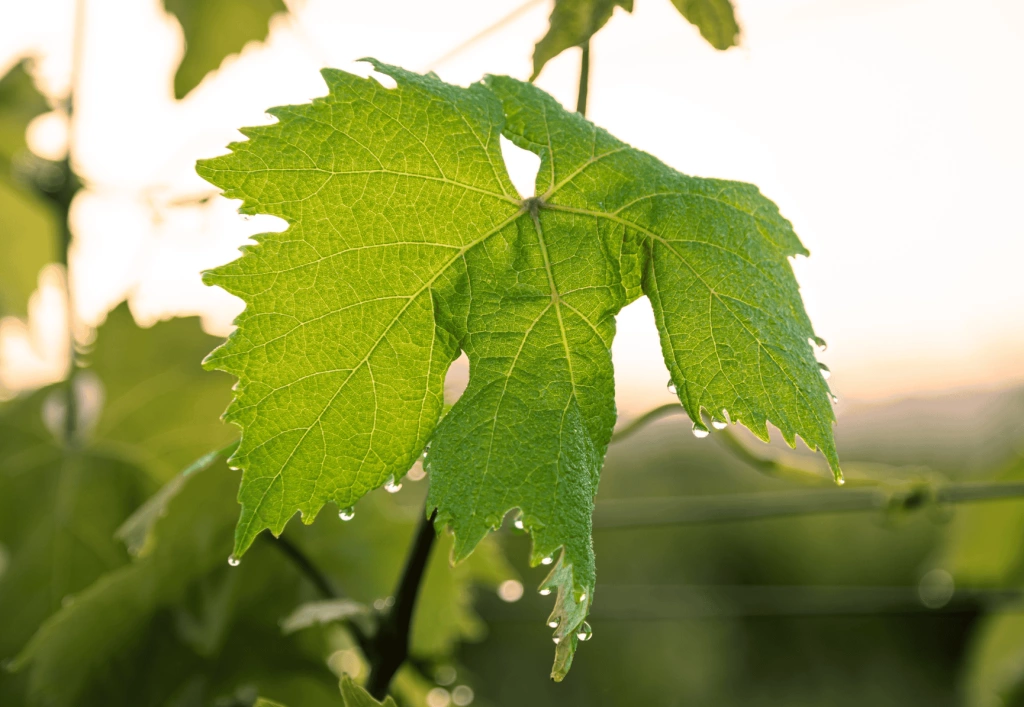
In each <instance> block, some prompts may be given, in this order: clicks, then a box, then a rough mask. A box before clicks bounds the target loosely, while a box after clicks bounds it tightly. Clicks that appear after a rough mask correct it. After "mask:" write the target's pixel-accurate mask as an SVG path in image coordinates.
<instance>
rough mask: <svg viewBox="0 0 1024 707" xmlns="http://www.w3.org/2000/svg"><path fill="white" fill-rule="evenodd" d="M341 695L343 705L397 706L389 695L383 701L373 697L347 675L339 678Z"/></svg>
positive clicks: (356, 706)
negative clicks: (343, 701)
mask: <svg viewBox="0 0 1024 707" xmlns="http://www.w3.org/2000/svg"><path fill="white" fill-rule="evenodd" d="M341 696H342V698H344V700H345V707H397V705H396V704H395V701H394V700H393V699H391V698H390V697H385V698H384V701H383V702H378V701H377V700H375V699H373V697H371V696H370V693H369V692H367V691H366V690H364V689H363V688H361V687H359V686H358V685H356V684H355V683H354V682H352V678H350V677H349V676H348V675H346V676H345V677H343V678H342V679H341Z"/></svg>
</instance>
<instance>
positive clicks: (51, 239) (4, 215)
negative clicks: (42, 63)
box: [0, 60, 60, 317]
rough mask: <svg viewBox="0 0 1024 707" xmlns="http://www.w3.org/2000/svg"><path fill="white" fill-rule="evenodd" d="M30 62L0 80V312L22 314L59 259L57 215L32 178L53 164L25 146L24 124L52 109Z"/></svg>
mask: <svg viewBox="0 0 1024 707" xmlns="http://www.w3.org/2000/svg"><path fill="white" fill-rule="evenodd" d="M30 66H31V63H30V62H29V61H28V60H23V61H22V62H21V63H19V64H17V65H15V66H14V68H12V69H11V70H10V71H9V72H8V73H7V75H6V76H4V77H3V78H2V79H0V316H5V315H12V316H18V317H24V316H25V314H26V306H27V304H28V298H29V295H31V294H32V291H33V290H35V288H36V281H37V278H38V276H39V270H40V269H41V268H42V267H43V266H44V265H46V264H47V263H50V262H53V261H54V260H56V259H57V243H58V241H59V237H58V230H59V228H60V225H59V223H58V220H57V216H56V214H55V212H54V209H53V207H52V206H51V205H50V204H49V203H47V201H46V199H45V197H43V196H42V195H41V194H40V193H38V192H37V191H35V189H34V188H33V187H32V184H31V180H30V177H31V174H30V173H31V171H32V169H33V168H41V169H45V167H46V166H51V167H52V165H47V164H46V161H45V160H41V159H40V158H37V157H35V156H34V155H32V154H31V153H30V152H29V151H28V147H27V146H26V144H25V130H26V129H27V128H28V124H29V123H30V122H32V119H33V118H35V117H36V116H39V115H42V114H43V113H46V112H47V111H49V110H50V105H49V103H48V102H47V101H46V99H45V98H44V97H43V95H42V94H41V93H40V92H39V90H38V89H37V88H36V85H35V81H34V80H33V78H32V75H31V73H30V71H29V69H30Z"/></svg>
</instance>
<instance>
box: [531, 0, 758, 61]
mask: <svg viewBox="0 0 1024 707" xmlns="http://www.w3.org/2000/svg"><path fill="white" fill-rule="evenodd" d="M672 4H673V5H675V6H676V9H677V10H679V12H680V14H682V16H683V17H685V18H686V19H687V20H689V21H690V23H691V24H693V25H694V26H695V27H696V28H697V29H698V30H700V34H701V36H702V37H704V39H705V40H707V42H708V44H710V45H711V46H713V47H714V48H715V49H728V48H729V47H734V46H736V45H737V44H738V43H739V34H740V27H739V25H738V24H737V23H736V13H735V11H734V10H733V7H732V2H731V0H672ZM616 7H621V8H622V9H623V10H625V11H626V12H632V11H633V0H555V7H554V9H553V10H552V11H551V19H550V20H549V23H550V25H549V27H548V31H547V33H546V34H545V35H544V36H543V37H542V38H541V40H540V41H539V42H537V46H536V47H535V48H534V50H533V76H532V77H531V80H533V79H535V78H537V76H538V75H539V74H540V72H541V70H542V69H543V68H544V65H545V64H547V63H548V62H549V61H551V60H552V59H554V58H555V57H556V56H558V55H559V54H561V53H562V52H564V51H565V50H566V49H569V48H571V47H578V46H581V45H583V44H586V43H587V42H589V41H590V38H591V37H592V36H594V34H596V33H597V31H598V30H599V29H601V28H602V27H604V26H605V24H606V23H607V22H608V20H610V19H611V17H612V13H613V12H614V11H615V8H616Z"/></svg>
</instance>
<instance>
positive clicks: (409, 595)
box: [366, 509, 437, 700]
mask: <svg viewBox="0 0 1024 707" xmlns="http://www.w3.org/2000/svg"><path fill="white" fill-rule="evenodd" d="M435 518H437V509H434V511H433V512H432V513H431V514H430V515H429V516H427V514H426V509H424V513H423V516H422V520H421V521H420V524H419V527H418V528H417V529H416V536H415V538H414V539H413V543H412V547H411V548H409V555H408V556H407V557H406V559H405V567H404V568H403V569H402V575H401V577H400V578H399V580H398V587H397V588H396V589H395V604H394V606H393V607H392V609H391V610H390V611H389V612H388V613H387V614H385V615H384V616H383V617H382V619H381V622H380V625H379V627H378V629H377V633H376V634H375V635H374V636H373V637H372V638H371V639H369V641H368V642H367V652H368V653H369V655H367V658H368V659H369V660H370V663H371V667H370V678H369V680H367V682H366V689H367V691H368V692H369V693H370V694H371V695H373V697H374V698H375V699H377V700H382V699H384V696H385V695H387V692H388V687H389V686H390V685H391V679H392V678H393V677H394V676H395V673H396V672H398V669H399V668H400V667H402V663H404V662H405V661H406V659H407V658H408V657H409V633H410V629H411V628H412V615H413V610H414V609H415V608H416V597H417V596H418V595H419V590H420V584H422V582H423V574H424V571H425V570H426V568H427V560H428V559H429V557H430V550H431V549H432V548H433V546H434V539H435V538H436V537H437V533H436V532H435V530H434V519H435Z"/></svg>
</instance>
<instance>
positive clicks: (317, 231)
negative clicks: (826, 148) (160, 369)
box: [197, 62, 839, 679]
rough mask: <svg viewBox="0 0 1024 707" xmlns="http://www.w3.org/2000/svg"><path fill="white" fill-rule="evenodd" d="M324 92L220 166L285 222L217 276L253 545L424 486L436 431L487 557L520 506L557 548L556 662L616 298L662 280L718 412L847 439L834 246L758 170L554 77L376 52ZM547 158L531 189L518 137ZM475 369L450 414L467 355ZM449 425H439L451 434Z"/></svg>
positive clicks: (435, 476) (589, 591)
mask: <svg viewBox="0 0 1024 707" xmlns="http://www.w3.org/2000/svg"><path fill="white" fill-rule="evenodd" d="M374 66H375V67H376V69H377V70H378V71H382V72H384V73H386V74H388V75H389V76H391V77H392V78H393V79H394V80H395V81H396V82H397V88H394V89H385V88H383V87H382V86H381V85H380V84H378V83H377V82H376V81H373V80H371V79H361V78H358V77H356V76H353V75H351V74H347V73H344V72H341V71H335V70H326V71H324V72H323V75H324V77H325V79H326V81H327V84H328V88H329V93H328V95H327V96H325V97H324V98H320V99H316V100H314V101H313V102H312V104H309V105H304V106H290V107H282V108H274V109H272V110H271V111H270V113H271V114H272V115H273V116H275V117H276V118H277V119H278V121H279V122H278V123H276V124H274V125H271V126H267V127H260V128H249V129H245V130H243V131H242V132H243V134H244V135H246V136H247V137H248V138H249V140H248V141H246V142H241V143H234V144H232V145H231V146H230V149H231V152H230V154H228V155H225V156H223V157H218V158H214V159H212V160H205V161H201V162H200V163H199V165H198V168H197V169H198V171H199V173H200V175H201V176H203V177H205V178H206V179H207V180H208V181H210V182H212V183H213V184H215V185H217V186H218V187H220V188H222V189H223V190H224V194H225V196H227V197H229V198H235V199H241V200H242V206H241V208H240V210H241V211H242V213H249V214H252V213H266V214H271V215H275V216H279V217H282V218H284V219H285V220H286V221H288V223H289V228H288V230H287V231H285V232H284V233H281V234H278V233H267V234H262V235H260V236H257V237H256V241H257V244H256V245H253V246H249V247H246V248H245V249H244V255H243V257H241V258H240V259H238V260H236V261H234V262H232V263H229V264H228V265H225V266H223V267H221V268H218V269H216V270H214V271H212V272H210V273H208V274H207V275H206V281H207V282H208V283H209V284H215V285H220V286H222V287H224V288H225V289H227V290H228V291H229V292H231V293H233V294H235V295H238V296H239V297H241V298H242V299H243V300H245V301H246V304H247V307H246V310H245V311H244V312H243V313H242V315H240V316H239V318H238V320H237V323H238V329H237V330H236V331H235V332H234V333H233V334H232V335H231V337H230V338H229V339H228V341H227V342H226V343H225V344H224V345H223V346H221V347H220V348H218V349H217V350H216V351H214V352H213V353H212V354H211V355H210V357H209V358H208V359H207V364H206V365H208V366H209V367H211V368H214V369H220V370H224V371H227V372H229V373H232V374H234V375H236V376H237V377H238V379H239V382H238V384H237V386H236V394H235V400H234V402H232V404H231V406H230V407H229V408H228V412H227V413H226V415H225V417H226V419H227V420H229V421H231V422H233V423H235V424H237V425H239V426H240V427H241V428H242V430H243V433H242V441H241V445H240V447H239V449H238V451H237V452H236V454H235V455H234V457H233V463H234V464H236V465H238V466H240V467H241V468H242V469H243V480H242V488H241V490H240V492H239V500H240V502H241V504H242V514H241V518H240V520H239V524H238V528H237V531H236V536H235V551H236V554H238V555H239V556H241V554H242V553H244V552H245V550H246V549H247V548H248V547H249V545H250V544H251V543H252V542H253V540H254V539H255V537H256V536H257V534H258V533H259V532H260V531H261V530H263V529H265V528H267V529H270V530H271V531H272V532H273V533H275V534H279V533H281V532H282V531H283V529H284V527H285V524H286V523H287V521H288V520H289V518H290V517H291V516H292V515H294V514H295V513H296V512H297V511H298V512H299V513H301V514H302V517H303V520H304V521H305V522H306V523H311V522H312V521H313V519H314V517H315V516H316V514H317V513H318V512H319V511H320V509H321V508H322V507H323V505H324V504H325V503H327V502H329V501H333V502H334V503H336V504H337V505H338V506H339V507H341V508H346V507H349V506H352V505H353V504H354V503H355V502H356V501H357V500H358V499H359V498H360V497H361V496H363V495H364V494H366V493H367V492H368V491H370V490H371V489H373V488H376V487H378V486H380V485H381V484H384V483H385V482H386V481H387V480H389V479H390V478H395V479H397V478H400V477H401V476H402V475H403V474H404V473H405V472H406V470H407V469H408V468H409V467H410V466H411V465H412V463H413V461H414V460H415V459H416V457H417V456H418V455H419V453H420V451H421V450H423V449H424V447H425V445H426V444H427V443H428V441H429V442H430V445H431V446H430V450H429V455H428V456H427V459H426V468H427V469H428V471H429V473H430V478H431V485H430V493H429V496H428V507H436V508H437V509H438V519H439V521H440V522H441V523H442V524H448V525H449V526H450V527H452V529H453V530H454V533H455V545H454V552H453V557H454V559H455V560H456V561H458V560H461V559H462V558H465V557H466V556H468V555H469V553H470V552H471V551H472V550H473V548H474V547H475V546H476V544H477V543H478V542H479V541H480V540H481V539H482V538H483V537H484V536H485V535H486V533H487V532H488V530H490V529H492V528H496V527H497V526H498V525H499V524H500V523H501V521H502V518H503V516H504V515H505V514H506V513H507V512H508V511H510V510H512V509H515V508H518V509H519V510H520V511H521V512H522V520H523V523H524V525H525V527H526V528H527V529H528V530H529V531H530V532H531V534H532V536H533V542H534V546H533V552H532V556H531V562H532V563H533V564H552V565H553V567H552V572H551V575H550V576H549V578H548V580H546V584H545V587H546V588H550V589H557V591H558V597H557V600H556V605H555V609H554V612H553V614H552V618H551V621H552V622H554V623H557V625H558V628H557V629H556V632H555V637H556V638H558V639H559V641H558V647H557V649H556V667H555V670H554V671H553V676H554V677H555V678H556V679H560V678H561V677H562V676H563V675H564V674H565V671H566V670H567V669H568V667H569V664H570V662H571V658H572V652H573V650H574V648H575V641H576V639H575V635H576V633H577V629H578V628H579V626H580V624H581V623H582V621H583V617H584V616H586V613H587V611H588V607H589V605H590V602H591V601H592V599H593V589H594V581H595V579H594V577H595V575H594V555H593V550H592V547H591V540H590V529H591V520H590V518H591V513H592V510H593V497H594V494H595V493H596V491H597V481H598V474H599V471H600V467H601V463H602V459H603V456H604V453H605V449H606V447H607V445H608V441H609V438H610V436H611V431H612V427H613V426H614V424H615V405H614V390H613V381H612V364H611V355H610V346H611V342H612V337H613V335H614V329H615V321H614V317H615V315H616V313H617V312H618V311H619V310H620V309H621V308H622V307H623V306H624V305H625V304H627V303H628V302H629V301H630V300H632V299H635V298H636V297H638V296H640V295H641V294H642V293H643V294H646V295H647V296H648V297H649V298H650V299H651V303H652V305H653V307H654V311H655V315H656V320H657V323H658V327H659V330H660V332H661V337H662V347H663V350H664V354H665V359H666V363H667V365H668V367H669V370H670V371H671V373H672V376H673V380H674V381H675V383H676V385H677V387H678V389H679V393H680V400H681V402H682V403H683V406H684V407H685V409H686V411H687V412H688V413H689V415H690V417H691V419H693V420H694V421H695V423H696V424H697V425H698V426H701V427H702V426H703V424H704V423H703V422H702V421H701V417H700V415H701V411H702V410H703V411H705V412H707V413H708V414H709V415H711V416H713V417H715V418H717V419H723V415H724V413H723V411H724V410H728V415H729V417H730V419H731V420H732V421H733V422H741V423H743V424H745V425H746V426H747V427H749V428H750V429H751V430H752V431H754V432H755V433H756V434H757V435H758V436H760V437H761V438H762V439H767V437H768V430H767V426H766V422H767V421H769V420H770V421H771V422H773V423H774V424H775V425H776V426H777V427H779V429H780V430H781V432H782V434H783V437H784V438H785V439H786V440H787V441H788V442H789V443H790V444H794V443H795V437H796V435H797V434H799V435H801V436H802V437H803V438H804V440H805V441H806V442H807V443H808V445H809V446H811V447H812V448H818V449H820V450H822V451H823V452H824V454H825V456H826V458H827V459H828V461H829V463H830V464H831V465H832V467H833V470H834V471H835V473H836V474H837V475H838V474H839V466H838V459H837V456H836V451H835V444H834V441H833V437H832V424H833V422H834V419H835V418H834V415H833V412H832V408H831V405H830V402H829V393H828V387H827V385H826V384H825V382H824V380H823V378H822V376H821V374H820V371H819V366H818V363H817V362H816V361H815V359H814V355H813V350H812V347H811V344H810V339H811V338H812V337H813V336H814V333H813V331H812V329H811V325H810V322H809V321H808V318H807V315H806V314H805V313H804V310H803V306H802V303H801V301H800V296H799V291H798V287H797V284H796V280H795V278H794V276H793V272H792V269H791V267H790V264H789V262H788V260H787V258H788V257H789V256H793V255H796V254H806V251H805V250H804V249H803V246H802V245H801V244H800V242H799V240H798V239H797V237H796V235H795V234H794V233H793V231H792V229H791V227H790V225H789V222H788V221H786V220H785V219H783V218H782V217H781V216H780V215H779V212H778V209H777V208H776V207H775V205H774V204H772V203H771V202H770V201H768V200H767V199H765V198H764V197H763V196H761V194H760V193H759V192H758V191H757V189H756V188H755V187H753V186H750V185H746V184H740V183H736V182H726V181H721V180H712V179H697V178H693V177H687V176H684V175H682V174H680V173H678V172H676V171H674V170H672V169H671V168H669V167H667V166H665V165H664V164H662V163H661V162H658V161H657V160H656V159H655V158H653V157H651V156H650V155H647V154H645V153H642V152H640V151H638V150H635V149H633V148H630V147H629V146H627V145H625V144H623V143H621V142H619V141H618V140H616V139H615V138H613V137H612V136H610V135H608V134H607V133H606V132H604V131H603V130H600V129H599V128H597V127H595V126H594V125H593V124H591V123H589V122H588V121H586V120H585V119H583V118H582V117H581V116H579V115H578V114H575V113H570V112H568V111H566V110H564V109H563V108H562V107H561V106H560V105H559V104H558V103H557V102H555V101H554V99H552V98H551V97H550V96H548V95H547V94H545V93H544V92H542V91H540V90H539V89H537V88H535V87H533V86H531V85H530V84H524V83H521V82H518V81H515V80H513V79H509V78H502V77H492V78H490V79H489V80H488V82H487V83H486V84H476V85H473V86H471V87H469V88H468V89H465V88H459V87H455V86H450V85H447V84H445V83H443V82H441V81H440V80H438V79H436V78H435V77H432V76H419V75H416V74H412V73H409V72H406V71H404V70H401V69H398V68H395V67H391V66H387V65H384V64H380V63H376V62H374ZM502 134H504V135H505V136H506V137H508V138H509V139H511V140H513V141H514V142H515V143H516V144H518V145H519V146H520V147H523V148H526V149H528V150H531V151H533V152H535V153H537V154H538V155H539V156H540V157H541V168H540V172H539V174H538V184H537V193H538V194H541V196H540V197H537V198H530V199H522V198H520V197H519V196H518V195H517V194H516V193H515V190H514V188H513V187H512V185H511V182H510V181H509V178H508V175H507V173H506V171H505V168H504V164H503V162H502V158H501V153H500V148H499V137H500V136H501V135H502ZM460 349H461V350H462V351H465V352H466V354H467V355H468V357H469V361H470V377H469V385H468V387H467V389H466V391H465V393H464V394H463V395H462V397H461V398H460V399H459V401H458V402H457V403H456V404H455V405H454V406H453V407H452V409H451V411H450V412H449V413H448V414H447V415H446V416H445V417H444V419H443V421H441V423H440V425H439V426H437V422H438V418H439V416H440V414H441V410H442V387H443V380H444V374H445V370H446V369H447V368H448V366H449V365H450V363H451V362H452V361H453V360H454V359H455V357H456V355H457V354H458V352H459V350H460ZM435 427H436V429H435Z"/></svg>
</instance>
